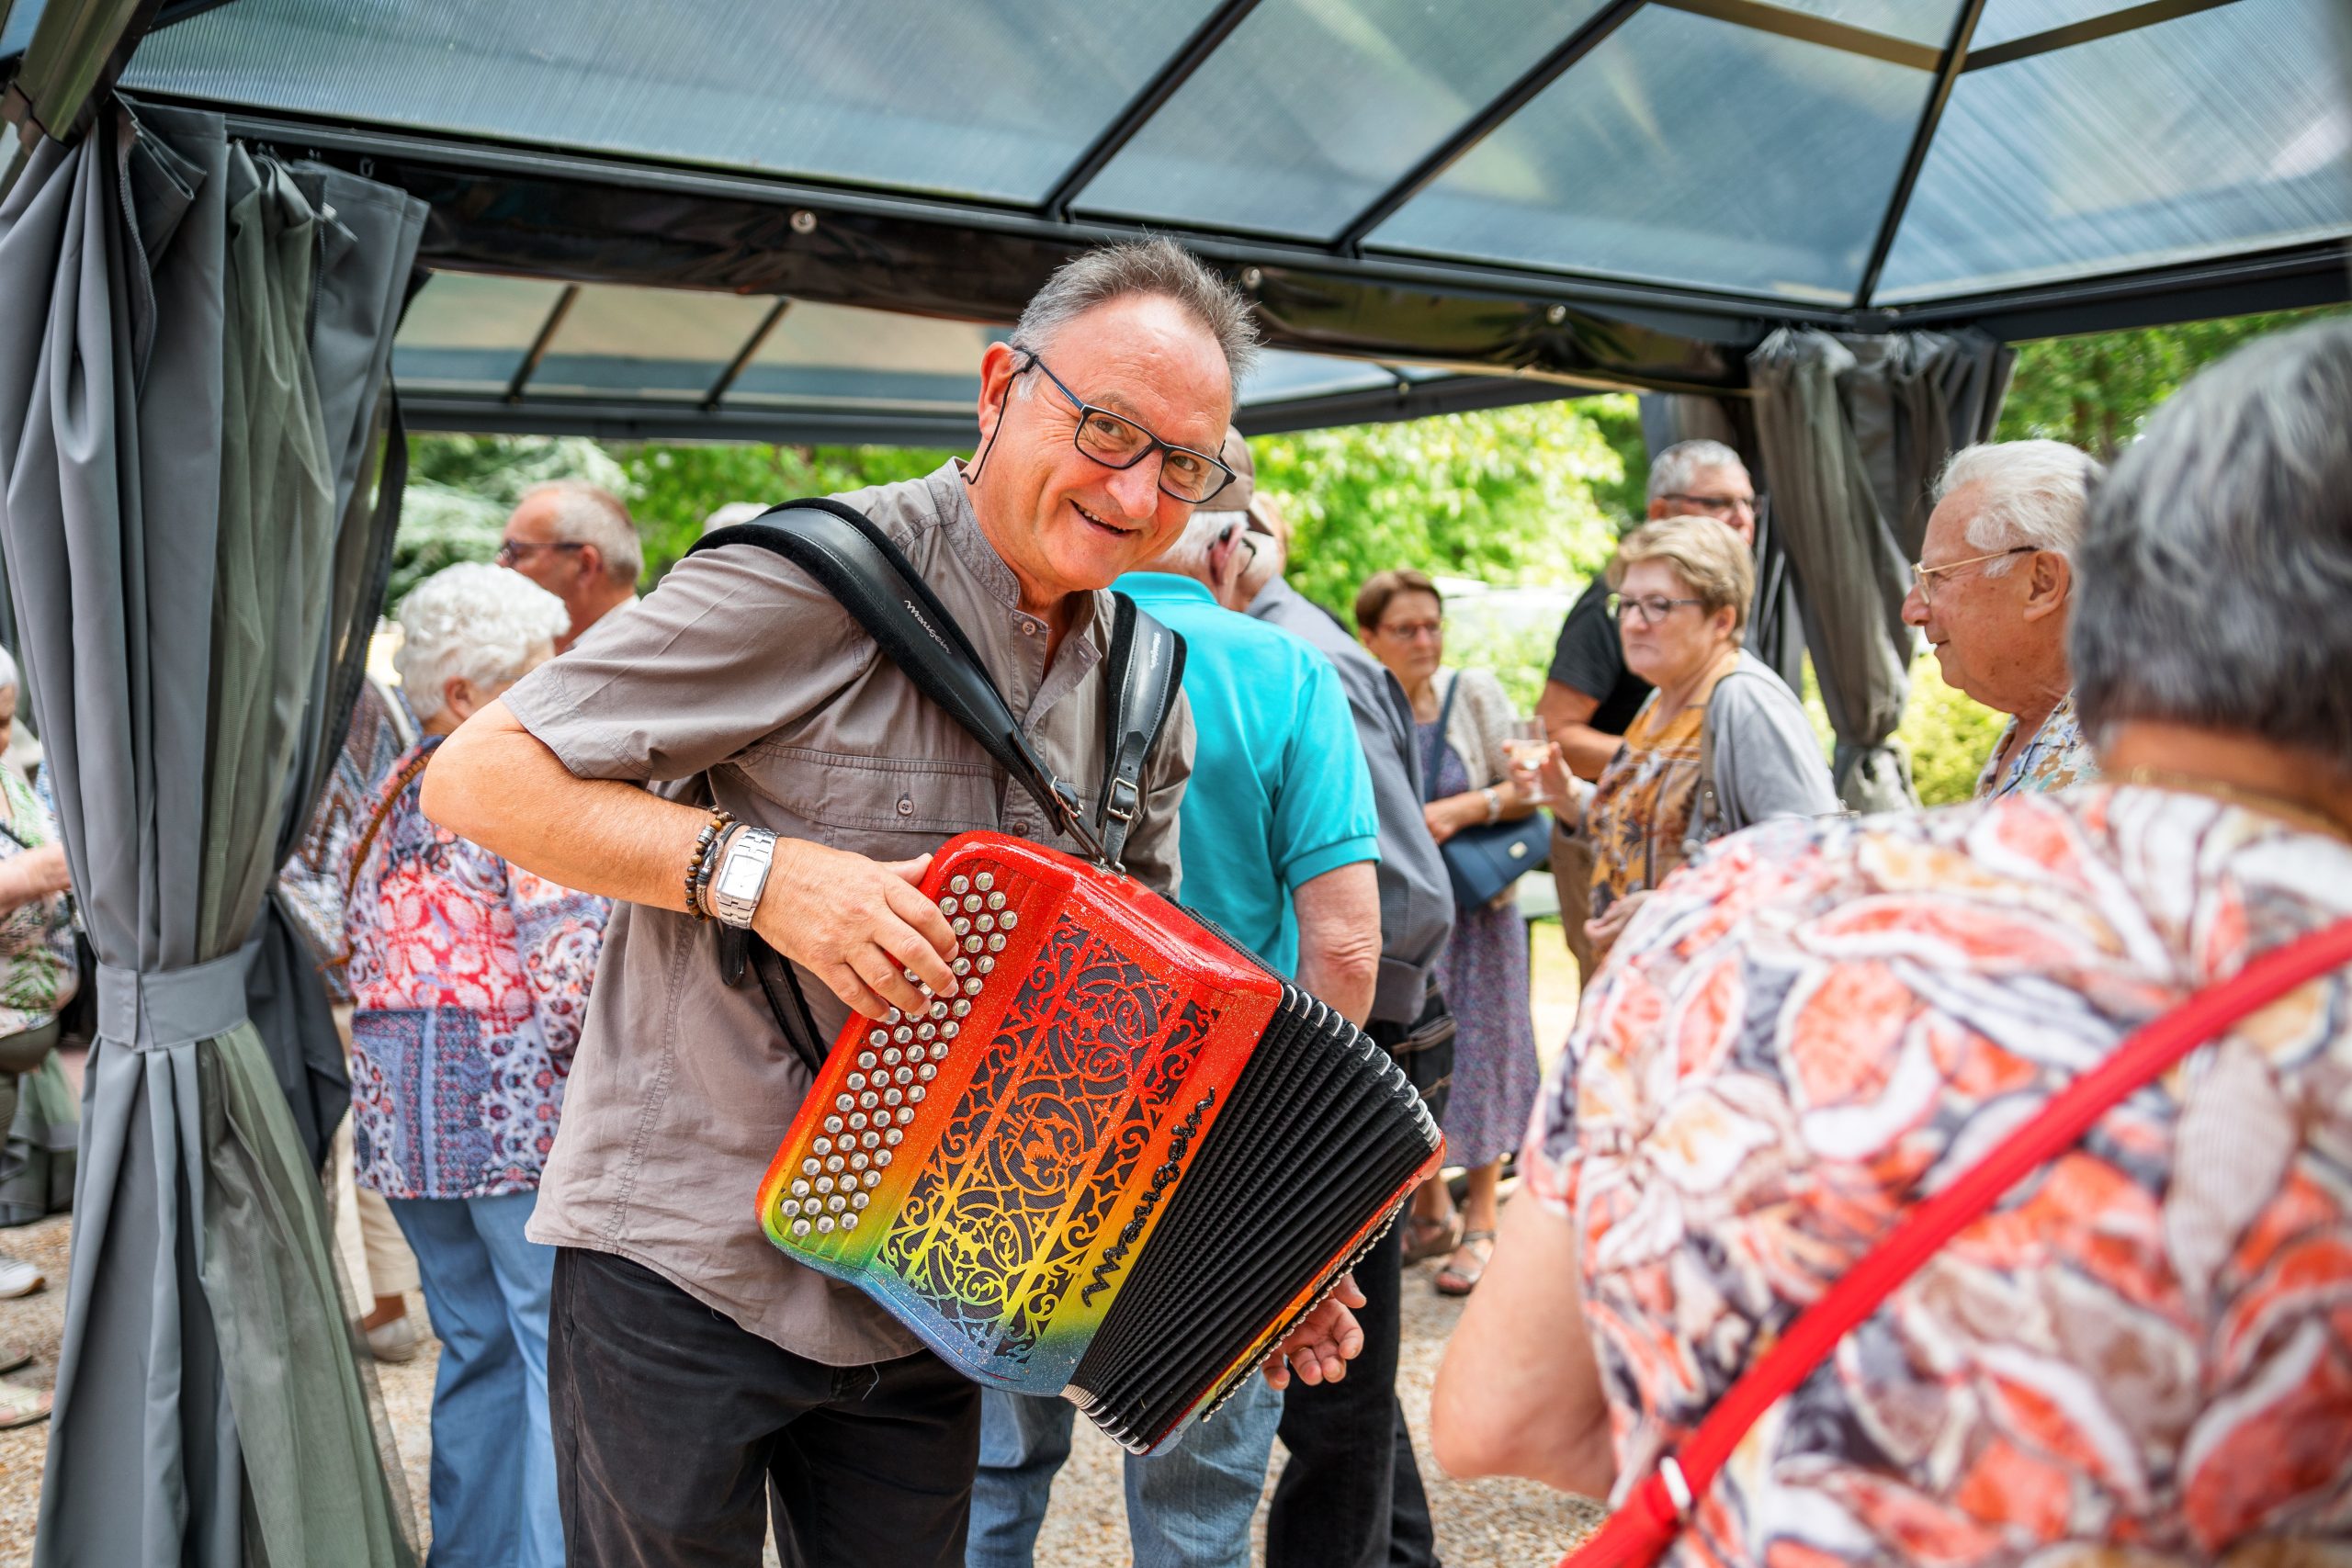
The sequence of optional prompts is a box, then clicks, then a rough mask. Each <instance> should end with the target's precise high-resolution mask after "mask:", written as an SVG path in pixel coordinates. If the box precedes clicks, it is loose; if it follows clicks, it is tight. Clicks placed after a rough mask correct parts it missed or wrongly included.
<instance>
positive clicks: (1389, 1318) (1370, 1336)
mask: <svg viewBox="0 0 2352 1568" xmlns="http://www.w3.org/2000/svg"><path fill="white" fill-rule="evenodd" d="M1404 1247H1405V1240H1404V1227H1403V1226H1402V1224H1395V1225H1391V1226H1389V1227H1388V1234H1387V1235H1385V1236H1383V1237H1381V1238H1380V1240H1379V1241H1378V1242H1377V1243H1376V1244H1375V1245H1374V1247H1373V1248H1372V1250H1371V1251H1370V1252H1367V1253H1366V1254H1364V1256H1363V1261H1361V1262H1360V1263H1358V1264H1357V1265H1356V1283H1357V1284H1358V1285H1359V1286H1361V1287H1362V1288H1363V1293H1364V1304H1363V1305H1362V1306H1360V1307H1358V1308H1357V1309H1356V1321H1357V1322H1358V1323H1360V1324H1361V1325H1363V1355H1361V1356H1358V1357H1357V1358H1356V1359H1354V1360H1352V1361H1351V1362H1349V1363H1348V1375H1347V1377H1346V1378H1345V1379H1343V1380H1342V1381H1340V1382H1336V1383H1324V1384H1321V1385H1319V1386H1317V1387H1315V1388H1309V1387H1307V1386H1306V1384H1304V1383H1297V1382H1294V1383H1293V1384H1291V1387H1290V1392H1289V1393H1286V1394H1284V1395H1283V1421H1282V1426H1281V1427H1280V1428H1279V1430H1280V1432H1281V1435H1282V1439H1283V1447H1284V1448H1285V1449H1288V1450H1290V1462H1289V1463H1288V1464H1286V1465H1284V1466H1283V1476H1282V1480H1281V1481H1279V1482H1277V1483H1275V1486H1274V1502H1273V1506H1272V1510H1271V1511H1270V1512H1269V1513H1268V1515H1267V1517H1266V1568H1436V1565H1437V1540H1436V1537H1435V1536H1434V1535H1433V1534H1432V1533H1431V1532H1430V1504H1429V1498H1428V1496H1427V1495H1425V1494H1424V1493H1423V1492H1422V1491H1421V1472H1420V1467H1419V1465H1417V1464H1415V1463H1414V1462H1413V1439H1412V1436H1411V1434H1410V1433H1409V1432H1408V1431H1407V1430H1406V1427H1405V1407H1404V1405H1403V1404H1401V1403H1400V1402H1399V1401H1398V1400H1397V1347H1398V1341H1399V1337H1400V1309H1401V1305H1402V1297H1403V1294H1404V1280H1403V1278H1402V1273H1401V1270H1402V1268H1403V1260H1404Z"/></svg>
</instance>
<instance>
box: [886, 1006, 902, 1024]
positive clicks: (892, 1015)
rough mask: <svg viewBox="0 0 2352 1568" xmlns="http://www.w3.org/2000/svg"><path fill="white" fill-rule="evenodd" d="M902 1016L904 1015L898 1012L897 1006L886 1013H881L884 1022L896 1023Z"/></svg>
mask: <svg viewBox="0 0 2352 1568" xmlns="http://www.w3.org/2000/svg"><path fill="white" fill-rule="evenodd" d="M904 1016H905V1015H904V1014H902V1013H900V1012H899V1010H898V1009H897V1008H892V1009H891V1010H889V1011H888V1013H886V1014H884V1015H883V1019H882V1021H883V1022H885V1023H896V1022H898V1021H899V1019H900V1018H902V1017H904Z"/></svg>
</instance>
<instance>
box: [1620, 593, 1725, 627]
mask: <svg viewBox="0 0 2352 1568" xmlns="http://www.w3.org/2000/svg"><path fill="white" fill-rule="evenodd" d="M1705 603H1706V601H1705V600H1704V599H1669V598H1668V597H1667V596H1666V595H1665V594H1663V593H1649V594H1645V595H1643V596H1642V597H1640V598H1638V599H1635V598H1628V597H1627V596H1626V595H1624V594H1623V593H1611V595H1610V596H1609V614H1610V615H1611V616H1615V617H1622V616H1623V615H1624V614H1625V612H1626V611H1628V610H1630V611H1632V612H1633V613H1634V615H1635V617H1636V618H1638V619H1639V620H1640V621H1641V623H1642V625H1644V626H1656V625H1657V624H1658V623H1659V622H1660V621H1662V620H1664V619H1666V618H1667V616H1668V615H1672V614H1674V611H1675V607H1676V606H1677V605H1679V604H1705Z"/></svg>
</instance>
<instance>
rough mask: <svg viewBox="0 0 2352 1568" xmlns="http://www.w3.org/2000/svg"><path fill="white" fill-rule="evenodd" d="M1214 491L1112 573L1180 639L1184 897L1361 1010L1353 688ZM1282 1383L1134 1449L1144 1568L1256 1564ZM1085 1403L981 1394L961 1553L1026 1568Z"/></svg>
mask: <svg viewBox="0 0 2352 1568" xmlns="http://www.w3.org/2000/svg"><path fill="white" fill-rule="evenodd" d="M1221 504H1223V503H1222V502H1221V500H1220V499H1219V498H1216V497H1212V498H1211V499H1210V500H1209V502H1207V503H1206V504H1205V505H1204V506H1203V507H1202V508H1201V509H1200V510H1199V511H1197V512H1195V513H1193V519H1192V522H1191V523H1190V524H1189V525H1187V527H1186V529H1185V531H1184V533H1183V535H1182V536H1181V537H1179V538H1178V539H1177V541H1176V543H1175V544H1174V545H1173V546H1171V547H1170V549H1169V551H1168V553H1167V554H1166V555H1164V556H1162V557H1161V558H1159V559H1158V560H1156V561H1154V562H1153V563H1152V570H1148V571H1137V572H1130V573H1128V574H1127V575H1126V576H1125V577H1122V578H1120V579H1119V580H1118V581H1117V582H1115V583H1114V584H1113V585H1112V586H1113V587H1114V589H1116V590H1117V591H1118V592H1123V593H1125V594H1128V595H1129V596H1131V597H1132V598H1133V599H1134V600H1135V602H1136V604H1137V605H1138V606H1139V607H1140V608H1142V609H1143V610H1144V611H1145V612H1147V613H1148V614H1149V615H1153V616H1155V617H1156V618H1158V619H1159V621H1161V622H1162V623H1163V624H1165V625H1166V626H1169V627H1170V629H1172V630H1174V631H1175V632H1176V633H1177V634H1178V635H1179V636H1181V637H1183V639H1184V644H1185V659H1184V695H1185V697H1186V698H1187V699H1188V700H1189V701H1190V703H1191V705H1192V710H1193V777H1192V782H1191V783H1190V784H1188V785H1187V786H1186V788H1185V791H1184V801H1183V805H1182V809H1181V811H1180V813H1179V818H1178V820H1179V824H1180V827H1179V831H1178V834H1177V841H1178V853H1179V855H1180V857H1181V859H1182V865H1183V890H1184V891H1183V897H1184V902H1185V904H1186V905H1187V906H1189V907H1190V908H1193V909H1195V910H1197V911H1199V912H1200V913H1201V914H1202V915H1204V916H1205V917H1206V918H1207V919H1211V920H1213V921H1215V922H1216V924H1217V925H1218V926H1219V927H1221V928H1222V929H1223V930H1224V931H1225V932H1226V934H1227V935H1228V936H1230V937H1232V938H1233V940H1234V941H1236V942H1240V943H1241V944H1242V945H1244V946H1246V947H1248V948H1250V950H1251V951H1253V952H1255V953H1257V954H1258V956H1259V957H1260V958H1261V959H1263V960H1264V961H1265V962H1266V964H1267V965H1268V966H1269V967H1271V968H1272V969H1274V970H1276V971H1277V972H1279V973H1281V974H1283V975H1284V976H1290V977H1291V978H1293V979H1295V981H1296V982H1297V984H1298V985H1299V986H1300V987H1302V988H1304V989H1305V990H1306V991H1308V992H1310V993H1312V994H1313V995H1315V996H1317V997H1319V998H1322V999H1323V1000H1324V1001H1326V1002H1328V1003H1329V1004H1330V1005H1331V1006H1332V1007H1334V1008H1336V1009H1338V1010H1340V1012H1341V1013H1343V1014H1345V1015H1346V1016H1347V1017H1348V1018H1349V1019H1351V1020H1352V1021H1355V1022H1356V1023H1358V1024H1361V1023H1363V1021H1364V1019H1365V1016H1366V1015H1367V1014H1368V1013H1369V1012H1370V1011H1371V1010H1372V1002H1373V992H1374V986H1375V984H1376V982H1377V979H1378V976H1379V972H1380V891H1379V883H1378V881H1377V878H1376V875H1375V865H1376V863H1377V862H1378V860H1379V858H1380V851H1379V834H1380V824H1379V818H1378V816H1377V814H1376V813H1375V811H1374V804H1373V795H1372V780H1371V775H1370V773H1368V772H1367V771H1366V769H1365V766H1364V760H1363V748H1362V746H1361V745H1360V744H1359V743H1358V741H1357V739H1356V730H1355V722H1354V719H1353V718H1352V716H1351V714H1350V712H1349V708H1348V700H1347V697H1346V694H1344V693H1343V692H1342V691H1341V689H1340V682H1339V677H1338V675H1337V674H1336V673H1335V672H1334V671H1333V670H1332V668H1331V663H1330V661H1329V660H1327V659H1325V658H1324V657H1323V656H1322V655H1321V654H1320V653H1317V651H1316V650H1315V649H1313V648H1311V647H1309V646H1308V645H1307V644H1306V643H1305V642H1303V641H1301V640H1300V639H1299V638H1297V637H1294V636H1292V635H1291V634H1290V633H1288V632H1285V631H1281V630H1278V629H1277V628H1275V627H1273V626H1268V625H1266V624H1265V623H1263V622H1261V621H1254V620H1251V619H1250V617H1249V616H1247V615H1241V614H1238V611H1239V610H1240V609H1241V607H1242V601H1243V599H1244V590H1243V589H1242V587H1241V576H1242V571H1243V569H1244V568H1245V567H1246V566H1247V565H1248V564H1249V560H1250V554H1251V552H1252V551H1254V550H1255V549H1256V548H1257V546H1256V545H1255V544H1254V543H1253V542H1252V536H1251V534H1250V531H1249V530H1250V527H1251V526H1252V524H1251V521H1250V518H1249V517H1248V516H1247V514H1246V513H1243V512H1240V511H1220V510H1216V508H1218V507H1219V506H1220V505H1221ZM1282 1413H1283V1398H1282V1395H1281V1394H1279V1393H1275V1392H1274V1391H1273V1390H1272V1389H1271V1388H1269V1387H1267V1386H1266V1384H1265V1382H1263V1381H1262V1380H1261V1379H1257V1378H1252V1379H1250V1380H1249V1381H1248V1382H1246V1383H1245V1384H1244V1385H1243V1386H1242V1389H1241V1391H1240V1392H1239V1393H1237V1394H1235V1395H1234V1397H1233V1398H1232V1400H1231V1401H1230V1402H1229V1403H1227V1405H1226V1406H1225V1408H1224V1409H1223V1410H1221V1411H1219V1412H1218V1413H1217V1414H1216V1416H1214V1417H1213V1418H1211V1419H1210V1420H1207V1421H1204V1422H1202V1423H1199V1424H1197V1425H1195V1426H1194V1427H1193V1428H1192V1430H1190V1431H1189V1432H1187V1433H1186V1434H1185V1436H1184V1438H1183V1440H1182V1442H1180V1443H1179V1444H1178V1445H1177V1446H1176V1447H1175V1448H1174V1449H1172V1450H1170V1451H1169V1452H1167V1453H1165V1454H1160V1455H1158V1456H1156V1457H1154V1458H1150V1459H1136V1458H1134V1457H1132V1456H1131V1457H1129V1459H1128V1460H1127V1461H1126V1487H1127V1527H1128V1533H1129V1536H1130V1539H1131V1540H1132V1543H1133V1545H1134V1549H1135V1561H1136V1568H1246V1565H1247V1564H1248V1562H1249V1561H1250V1517H1251V1515H1252V1514H1253V1513H1254V1512H1255V1511H1256V1509H1257V1506H1258V1499H1259V1496H1260V1495H1261V1492H1262V1491H1263V1489H1264V1486H1265V1481H1266V1467H1267V1464H1268V1461H1270V1459H1271V1458H1272V1451H1273V1442H1274V1428H1275V1427H1276V1426H1277V1425H1278V1424H1279V1423H1280V1421H1281V1419H1282ZM1075 1414H1076V1411H1075V1407H1074V1406H1072V1405H1071V1404H1069V1402H1068V1401H1066V1400H1061V1399H1039V1398H1031V1397H1027V1396H1023V1395H1020V1394H1006V1393H995V1392H993V1391H991V1392H990V1393H988V1394H987V1395H986V1396H985V1398H984V1400H983V1403H982V1413H981V1419H980V1469H979V1475H978V1480H977V1482H976V1483H974V1486H973V1490H972V1525H971V1535H970V1542H969V1545H968V1547H967V1551H966V1554H965V1562H966V1568H1029V1564H1030V1562H1031V1561H1032V1556H1033V1552H1034V1551H1035V1545H1036V1540H1037V1529H1038V1526H1039V1525H1040V1524H1041V1523H1042V1522H1043V1521H1044V1519H1045V1516H1046V1500H1047V1498H1048V1495H1050V1493H1051V1490H1052V1487H1053V1479H1054V1473H1055V1472H1057V1470H1059V1469H1060V1468H1061V1465H1062V1461H1064V1460H1065V1459H1067V1458H1069V1440H1070V1429H1071V1418H1072V1416H1074V1415H1075Z"/></svg>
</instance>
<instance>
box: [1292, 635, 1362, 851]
mask: <svg viewBox="0 0 2352 1568" xmlns="http://www.w3.org/2000/svg"><path fill="white" fill-rule="evenodd" d="M1299 655H1300V657H1299V659H1298V660H1297V664H1296V676H1297V682H1298V687H1297V689H1298V706H1297V710H1296V713H1297V718H1296V723H1295V726H1294V728H1292V731H1291V739H1290V747H1289V754H1288V756H1287V757H1286V759H1285V761H1284V765H1283V774H1282V780H1281V784H1280V787H1279V788H1278V789H1276V791H1275V792H1274V800H1273V807H1274V815H1273V832H1272V845H1271V846H1270V847H1271V848H1272V852H1273V860H1274V872H1275V874H1277V875H1278V876H1280V877H1281V878H1282V881H1283V886H1285V887H1289V888H1293V889H1295V888H1297V887H1299V886H1303V885H1305V884H1306V883H1309V882H1312V881H1314V880H1315V879H1316V878H1317V877H1318V876H1320V875H1322V874H1324V873H1325V872H1327V871H1334V870H1337V869H1338V868H1339V867H1340V866H1343V865H1354V864H1356V863H1359V862H1362V861H1377V860H1379V859H1380V814H1379V812H1378V810H1377V809H1376V808H1375V807H1374V804H1373V798H1372V774H1371V773H1370V772H1369V771H1368V770H1367V769H1366V768H1365V766H1364V761H1363V746H1362V745H1361V744H1359V743H1358V741H1357V739H1356V727H1355V718H1354V716H1352V715H1351V713H1350V712H1349V711H1348V699H1347V697H1346V695H1345V694H1342V693H1341V692H1340V677H1339V675H1338V674H1337V673H1336V672H1335V671H1333V670H1332V668H1331V665H1330V661H1329V660H1326V659H1325V658H1324V657H1323V656H1322V655H1321V654H1319V653H1317V652H1315V651H1314V650H1313V649H1309V648H1307V647H1306V645H1305V644H1303V643H1302V644H1300V645H1299Z"/></svg>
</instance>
